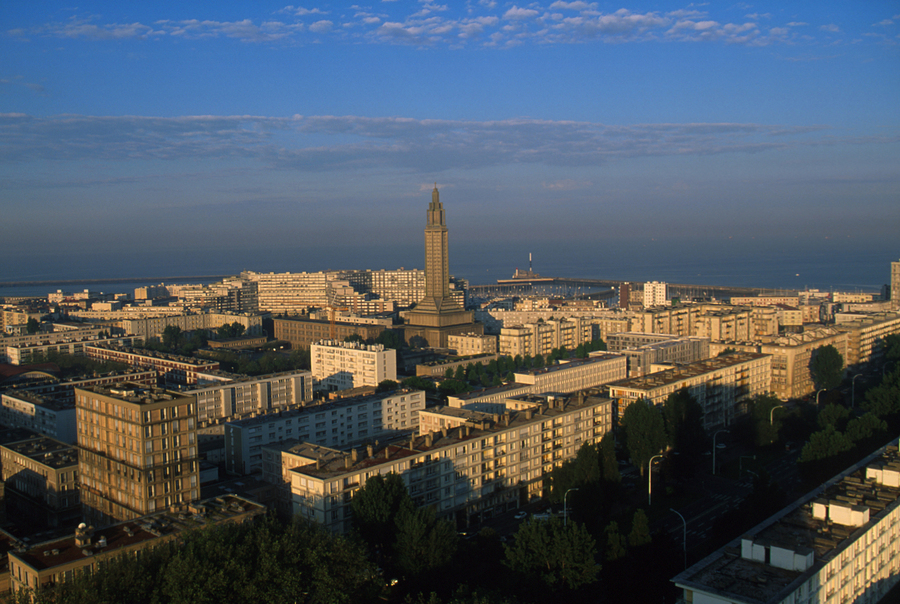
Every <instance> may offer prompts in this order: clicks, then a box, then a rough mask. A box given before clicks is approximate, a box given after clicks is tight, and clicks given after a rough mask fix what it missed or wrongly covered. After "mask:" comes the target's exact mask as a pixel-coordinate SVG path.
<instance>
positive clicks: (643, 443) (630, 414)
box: [622, 399, 666, 476]
mask: <svg viewBox="0 0 900 604" xmlns="http://www.w3.org/2000/svg"><path fill="white" fill-rule="evenodd" d="M622 426H623V427H624V428H625V446H626V448H627V449H628V454H629V455H630V456H631V461H632V462H633V463H634V464H636V465H637V466H638V467H639V468H640V470H641V476H643V475H644V466H646V465H647V463H649V462H650V458H651V457H653V456H654V455H656V454H658V453H659V452H660V451H662V449H663V447H665V445H666V430H665V426H664V423H663V417H662V414H661V413H660V412H659V410H658V409H657V408H656V407H654V406H653V405H652V404H650V403H648V402H647V401H645V400H644V399H638V400H636V401H635V402H633V403H631V404H630V405H628V406H627V407H626V408H625V412H624V413H623V414H622Z"/></svg>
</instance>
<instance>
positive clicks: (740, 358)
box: [609, 352, 772, 430]
mask: <svg viewBox="0 0 900 604" xmlns="http://www.w3.org/2000/svg"><path fill="white" fill-rule="evenodd" d="M771 383H772V357H771V356H769V355H767V354H758V353H752V352H736V353H734V354H729V355H725V356H721V357H716V358H713V359H708V360H705V361H698V362H696V363H691V364H689V365H684V366H681V367H677V368H674V369H667V370H665V371H660V372H657V373H651V374H650V375H646V376H643V377H637V378H629V379H627V380H622V381H620V382H614V383H612V384H609V396H610V397H611V398H613V399H615V400H616V401H618V408H619V414H620V415H621V414H622V412H624V410H625V408H626V407H628V405H630V404H631V403H633V402H635V401H637V400H639V399H643V400H645V401H647V402H649V403H651V404H653V405H657V406H661V405H663V404H665V402H666V399H667V398H668V397H669V395H670V394H674V393H675V392H678V391H680V390H683V389H687V391H688V392H689V393H690V394H691V396H693V397H694V399H695V400H696V401H697V402H698V403H699V404H700V406H701V407H702V408H703V426H704V428H706V429H707V430H709V429H711V428H713V427H716V426H722V425H725V426H727V425H729V424H731V423H732V422H733V421H734V420H735V419H737V418H738V417H739V416H740V415H743V414H744V413H746V408H745V407H746V405H745V403H746V401H748V400H749V399H751V398H753V397H754V396H757V395H760V394H768V393H769V392H770V391H771Z"/></svg>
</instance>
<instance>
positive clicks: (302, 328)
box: [273, 317, 385, 350]
mask: <svg viewBox="0 0 900 604" xmlns="http://www.w3.org/2000/svg"><path fill="white" fill-rule="evenodd" d="M273 323H274V329H275V339H276V340H285V341H287V342H290V343H291V348H299V349H301V350H307V349H309V347H310V346H312V345H313V344H315V343H316V342H320V341H322V340H338V341H340V342H343V341H344V340H346V339H347V337H348V336H354V335H355V336H359V337H361V338H362V339H363V340H369V339H375V338H377V337H378V336H379V335H380V334H381V332H383V331H384V330H385V327H384V325H380V324H369V323H352V322H350V320H349V319H344V318H343V317H342V318H341V319H340V320H335V322H334V323H333V324H332V323H331V322H330V321H325V320H315V319H307V318H300V317H298V318H287V317H276V318H275V319H274V320H273Z"/></svg>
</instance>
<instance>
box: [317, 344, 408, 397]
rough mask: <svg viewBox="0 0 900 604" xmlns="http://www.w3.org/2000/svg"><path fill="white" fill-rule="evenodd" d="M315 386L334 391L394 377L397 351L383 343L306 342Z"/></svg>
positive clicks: (373, 383)
mask: <svg viewBox="0 0 900 604" xmlns="http://www.w3.org/2000/svg"><path fill="white" fill-rule="evenodd" d="M309 351H310V364H311V369H312V376H313V379H315V380H316V388H317V389H319V390H326V391H334V390H346V389H348V388H358V387H360V386H377V385H378V384H380V383H381V382H383V381H385V380H392V381H396V380H397V351H396V350H394V349H393V348H385V347H384V345H383V344H362V343H360V342H341V341H338V340H322V341H320V342H318V343H316V344H312V345H311V346H310V349H309Z"/></svg>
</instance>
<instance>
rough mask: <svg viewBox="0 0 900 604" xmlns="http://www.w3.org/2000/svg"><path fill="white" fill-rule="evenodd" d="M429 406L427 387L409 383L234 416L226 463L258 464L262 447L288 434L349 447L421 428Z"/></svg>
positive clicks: (231, 466)
mask: <svg viewBox="0 0 900 604" xmlns="http://www.w3.org/2000/svg"><path fill="white" fill-rule="evenodd" d="M424 409H425V392H423V391H422V390H405V389H404V390H396V391H393V392H378V393H374V394H366V395H360V396H351V397H347V398H342V399H338V400H335V401H330V402H328V403H322V404H318V405H313V406H308V407H302V408H295V409H287V410H285V411H281V412H278V413H272V414H268V415H264V416H259V417H254V418H248V419H243V420H239V421H233V422H229V423H227V424H225V460H226V469H227V471H228V472H231V473H233V474H249V473H251V472H253V471H256V470H259V469H260V468H261V467H262V462H263V452H262V449H263V447H266V446H269V445H272V444H274V443H278V442H281V441H285V440H299V441H302V442H306V443H312V444H316V445H321V446H324V447H346V446H350V445H353V444H359V443H363V442H374V441H375V440H388V439H390V438H396V437H398V436H400V435H402V434H403V433H405V432H411V431H413V430H416V429H417V428H418V426H419V413H421V412H422V411H423V410H424Z"/></svg>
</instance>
